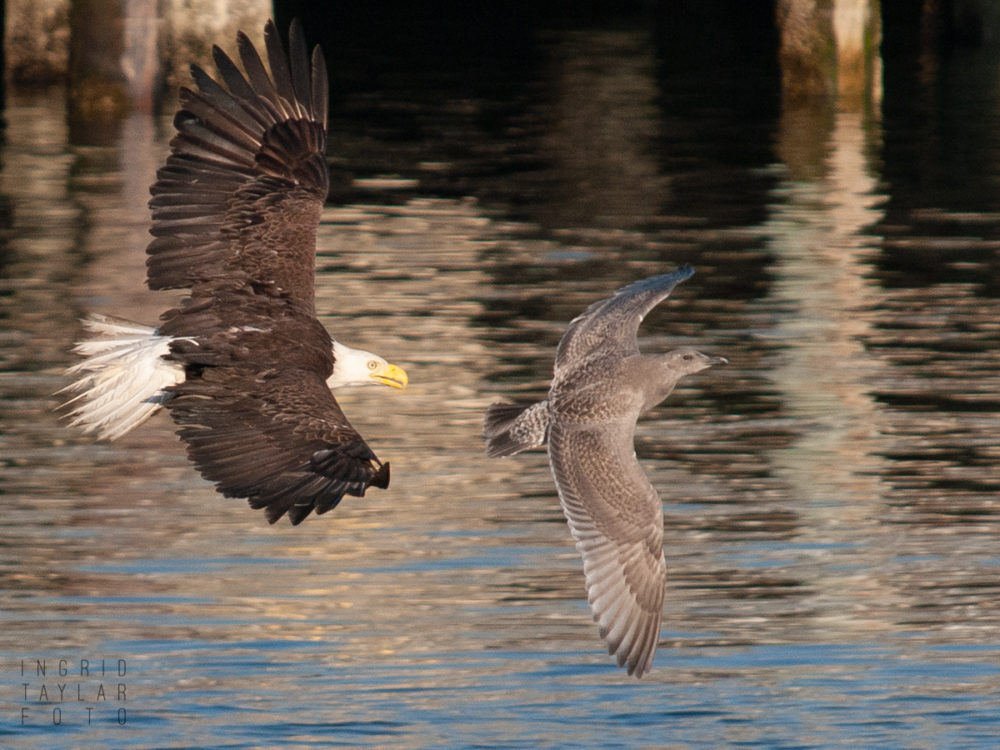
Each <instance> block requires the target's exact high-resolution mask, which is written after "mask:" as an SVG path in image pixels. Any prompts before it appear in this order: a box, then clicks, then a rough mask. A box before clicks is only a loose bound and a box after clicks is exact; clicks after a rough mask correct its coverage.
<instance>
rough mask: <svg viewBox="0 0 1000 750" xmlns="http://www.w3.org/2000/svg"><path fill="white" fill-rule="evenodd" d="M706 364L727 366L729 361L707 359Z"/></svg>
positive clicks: (713, 358)
mask: <svg viewBox="0 0 1000 750" xmlns="http://www.w3.org/2000/svg"><path fill="white" fill-rule="evenodd" d="M708 364H710V365H728V364H729V360H728V359H726V358H725V357H709V358H708Z"/></svg>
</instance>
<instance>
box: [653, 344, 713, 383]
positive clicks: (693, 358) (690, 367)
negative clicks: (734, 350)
mask: <svg viewBox="0 0 1000 750" xmlns="http://www.w3.org/2000/svg"><path fill="white" fill-rule="evenodd" d="M664 360H665V364H667V366H668V367H669V368H670V370H672V371H673V372H676V373H677V375H678V377H682V376H684V375H692V374H694V373H696V372H701V371H702V370H704V369H707V368H709V367H711V366H712V365H724V364H727V363H728V362H729V360H728V359H726V358H725V357H709V356H708V355H707V354H702V353H701V352H699V351H698V350H697V349H692V348H691V347H689V346H682V347H681V348H680V349H674V350H673V351H672V352H668V353H667V354H666V355H665V356H664Z"/></svg>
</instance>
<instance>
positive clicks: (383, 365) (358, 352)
mask: <svg viewBox="0 0 1000 750" xmlns="http://www.w3.org/2000/svg"><path fill="white" fill-rule="evenodd" d="M407 383H409V378H408V377H407V376H406V370H404V369H403V368H402V367H399V366H398V365H394V364H392V363H391V362H386V361H385V360H384V359H382V358H381V357H380V356H378V355H377V354H372V353H371V352H366V351H364V350H363V349H352V348H351V347H349V346H344V345H343V344H341V343H340V342H339V341H334V342H333V375H331V376H330V377H329V378H327V380H326V384H327V386H329V388H330V389H331V390H333V389H336V388H340V387H342V386H345V385H387V386H389V387H390V388H405V387H406V384H407Z"/></svg>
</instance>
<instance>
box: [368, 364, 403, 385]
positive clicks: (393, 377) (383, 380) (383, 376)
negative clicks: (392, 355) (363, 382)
mask: <svg viewBox="0 0 1000 750" xmlns="http://www.w3.org/2000/svg"><path fill="white" fill-rule="evenodd" d="M368 377H370V378H371V379H372V380H374V381H375V382H376V383H379V384H380V385H387V386H389V387H390V388H406V385H407V383H409V382H410V379H409V378H408V377H407V376H406V370H404V369H403V368H402V367H399V366H398V365H393V364H390V363H388V362H387V363H386V364H385V366H384V367H379V368H378V369H377V370H372V372H371V374H370V375H369V376H368Z"/></svg>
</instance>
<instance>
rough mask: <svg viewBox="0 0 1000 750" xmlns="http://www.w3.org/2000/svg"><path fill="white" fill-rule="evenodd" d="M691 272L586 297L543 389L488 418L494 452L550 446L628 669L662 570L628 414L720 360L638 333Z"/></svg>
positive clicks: (659, 535)
mask: <svg viewBox="0 0 1000 750" xmlns="http://www.w3.org/2000/svg"><path fill="white" fill-rule="evenodd" d="M693 273H694V271H693V270H692V269H691V267H690V266H684V267H682V268H680V269H678V270H677V271H675V272H674V273H670V274H665V275H663V276H656V277H653V278H650V279H644V280H642V281H638V282H635V283H633V284H630V285H629V286H627V287H624V288H623V289H620V290H619V291H618V292H617V293H615V294H614V295H613V296H611V297H609V298H607V299H603V300H600V301H599V302H595V303H594V304H592V305H591V306H590V307H588V308H587V310H586V311H584V313H583V314H582V315H580V316H579V317H577V318H576V319H574V320H573V321H572V322H571V323H570V326H569V328H568V329H567V331H566V333H565V334H564V335H563V337H562V339H561V341H560V342H559V347H558V350H557V352H556V358H555V366H554V371H553V378H552V384H551V386H550V388H549V395H548V398H547V399H546V400H545V401H541V402H539V403H536V404H531V405H527V406H525V405H512V404H494V405H493V406H491V407H490V409H489V410H488V412H487V415H486V419H485V421H484V429H483V433H484V436H485V437H486V447H487V453H488V454H489V455H491V456H508V455H513V454H515V453H518V452H520V451H522V450H526V449H529V448H537V447H541V446H542V445H547V447H548V454H549V462H550V464H551V467H552V476H553V479H554V480H555V484H556V489H557V490H558V492H559V500H560V503H561V504H562V508H563V512H564V514H565V516H566V520H567V522H568V523H569V527H570V532H571V533H572V535H573V538H574V540H575V541H576V547H577V549H578V550H579V552H580V555H581V556H582V558H583V569H584V577H585V579H586V586H587V597H588V600H589V602H590V606H591V609H592V611H593V614H594V619H595V620H596V621H597V623H598V625H599V627H600V633H601V637H602V638H604V639H605V641H606V642H607V644H608V650H609V652H610V653H612V654H615V655H616V656H617V659H618V665H619V666H624V667H625V668H626V669H627V670H628V673H629V674H635V675H636V676H642V675H643V674H644V673H645V672H646V671H647V670H648V669H649V668H650V666H651V665H652V663H653V655H654V653H655V652H656V645H657V641H658V639H659V632H660V619H661V616H662V609H663V591H664V579H665V576H666V562H665V560H664V556H663V511H662V504H661V502H660V497H659V495H658V494H657V492H656V490H655V489H654V488H653V486H652V485H651V484H650V482H649V479H648V478H647V477H646V474H645V472H644V471H643V470H642V467H641V466H639V462H638V461H637V460H636V457H635V452H634V448H633V441H634V434H635V424H636V420H637V419H638V418H639V416H640V415H642V414H643V413H645V412H647V411H648V410H649V409H651V408H652V407H653V406H655V405H656V404H658V403H660V401H662V400H663V399H664V398H666V397H667V396H668V395H669V394H670V392H671V391H672V390H673V388H674V386H675V385H676V384H677V382H678V380H680V378H682V377H683V376H684V375H687V374H690V373H694V372H698V371H699V370H703V369H704V368H706V367H709V366H710V365H712V364H716V363H720V362H724V361H725V360H724V359H722V358H721V357H707V356H705V355H704V354H701V353H700V352H696V351H695V350H693V349H690V348H687V347H685V348H681V349H676V350H674V351H672V352H668V353H667V354H663V355H644V354H641V353H640V352H639V345H638V342H637V338H636V336H637V333H638V329H639V324H640V322H642V319H643V317H644V316H645V315H646V314H647V313H648V312H649V311H650V310H651V309H653V307H655V306H656V305H657V304H658V303H659V302H661V301H662V300H664V299H666V297H667V296H668V295H669V294H670V292H671V291H672V290H673V288H674V287H675V286H676V285H677V284H679V283H680V282H682V281H684V280H685V279H687V278H689V277H690V276H691V275H692V274H693Z"/></svg>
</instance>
